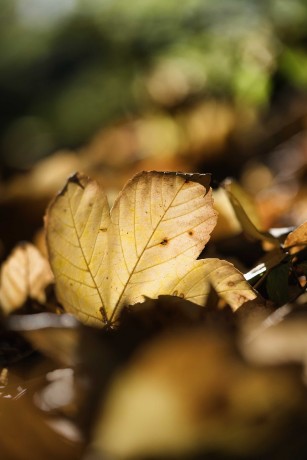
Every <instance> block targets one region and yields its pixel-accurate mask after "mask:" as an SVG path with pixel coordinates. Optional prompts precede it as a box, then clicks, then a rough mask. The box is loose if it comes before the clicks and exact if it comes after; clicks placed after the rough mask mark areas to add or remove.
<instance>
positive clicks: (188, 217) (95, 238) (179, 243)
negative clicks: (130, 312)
mask: <svg viewBox="0 0 307 460" xmlns="http://www.w3.org/2000/svg"><path fill="white" fill-rule="evenodd" d="M209 182H210V178H209V176H208V175H205V174H203V175H200V174H183V173H182V174H181V173H163V172H143V173H140V174H137V175H136V176H135V177H134V178H133V179H132V180H131V181H129V182H128V184H127V185H126V186H125V187H124V189H123V190H122V192H121V193H120V195H119V196H118V198H117V200H116V201H115V204H114V206H113V208H112V210H111V214H110V213H109V207H108V203H107V199H106V196H105V194H104V192H103V191H102V190H101V189H100V188H99V186H98V184H97V183H96V182H94V181H93V180H89V179H87V178H86V177H85V176H83V175H75V176H74V177H72V178H71V179H69V181H68V183H67V185H66V186H65V188H64V190H63V191H62V192H61V193H60V195H59V196H58V197H57V198H56V199H55V200H54V201H53V203H51V205H50V207H49V209H48V212H47V216H46V231H47V244H48V250H49V255H50V263H51V266H52V269H53V271H54V274H55V279H56V290H57V296H58V299H59V301H60V302H61V303H62V304H63V306H64V307H65V309H66V310H67V311H69V312H72V313H74V314H76V315H77V316H78V317H79V318H80V319H81V320H82V321H84V322H87V323H90V324H96V325H100V326H101V325H102V323H101V321H102V322H103V323H106V324H110V323H112V322H114V321H115V320H116V318H117V317H118V314H119V312H120V310H121V308H122V307H123V306H124V305H125V304H135V303H137V302H142V301H144V296H146V297H151V298H156V297H157V296H158V295H169V294H170V295H178V296H181V297H185V298H186V299H188V300H192V301H193V302H195V303H198V304H200V305H204V303H205V300H206V297H207V296H208V293H209V286H210V284H213V286H214V288H215V290H217V292H218V293H220V294H221V295H222V296H223V297H224V298H225V299H226V301H227V302H228V303H229V304H230V305H231V306H232V307H233V309H236V308H238V307H239V306H240V305H242V303H244V302H245V301H246V300H251V299H253V298H254V297H255V294H254V292H253V290H252V289H251V287H250V286H249V285H248V283H247V282H246V281H245V280H244V278H243V275H242V274H240V273H239V272H238V271H237V270H236V269H235V268H234V267H233V266H232V265H231V264H229V263H227V262H225V261H219V260H218V259H211V260H210V259H209V260H198V261H197V260H196V259H197V257H198V256H199V254H200V253H201V251H202V249H203V248H204V246H205V244H206V243H207V241H208V240H209V238H210V234H211V232H212V230H213V228H214V226H215V224H216V219H217V216H216V212H215V211H214V209H213V206H212V196H211V189H209Z"/></svg>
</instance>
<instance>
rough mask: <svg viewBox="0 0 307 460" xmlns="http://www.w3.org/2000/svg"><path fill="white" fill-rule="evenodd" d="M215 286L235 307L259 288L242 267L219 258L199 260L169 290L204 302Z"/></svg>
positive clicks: (172, 293) (234, 308) (245, 300)
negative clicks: (255, 287)
mask: <svg viewBox="0 0 307 460" xmlns="http://www.w3.org/2000/svg"><path fill="white" fill-rule="evenodd" d="M211 286H213V288H214V289H215V291H216V292H217V294H218V295H219V296H220V297H222V298H223V299H224V300H225V301H226V302H227V303H228V304H229V305H230V306H231V308H232V310H233V311H236V310H237V309H238V308H239V307H240V306H242V305H243V304H244V303H245V302H247V301H248V300H253V299H255V298H256V294H255V292H254V291H253V289H252V288H251V286H250V285H249V284H248V283H247V281H246V280H245V278H244V276H243V274H242V273H241V272H240V271H239V270H237V269H236V268H235V267H234V266H233V265H232V264H231V263H230V262H227V261H226V260H221V259H215V258H212V259H200V260H196V261H195V262H194V263H193V264H192V265H191V266H190V269H189V270H188V271H187V273H186V274H185V275H184V276H183V277H182V278H181V279H178V280H177V282H176V283H174V284H173V285H172V286H170V291H169V292H168V294H171V295H177V296H179V297H183V298H185V299H187V300H189V301H191V302H194V303H196V304H198V305H202V306H204V305H205V304H206V300H207V298H208V296H209V294H210V288H211ZM165 294H166V292H165Z"/></svg>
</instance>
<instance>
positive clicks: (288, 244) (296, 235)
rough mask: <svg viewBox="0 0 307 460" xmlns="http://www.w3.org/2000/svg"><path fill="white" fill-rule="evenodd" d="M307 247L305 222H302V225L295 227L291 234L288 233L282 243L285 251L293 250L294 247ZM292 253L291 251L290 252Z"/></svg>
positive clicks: (306, 225) (306, 226) (306, 224)
mask: <svg viewBox="0 0 307 460" xmlns="http://www.w3.org/2000/svg"><path fill="white" fill-rule="evenodd" d="M306 245H307V222H304V223H303V224H302V225H300V226H299V227H297V228H296V229H295V230H293V232H291V233H289V235H288V236H287V238H286V239H285V241H284V247H285V248H287V249H290V250H292V249H294V251H296V250H295V248H294V247H295V246H299V249H301V247H302V246H306ZM291 252H292V251H291Z"/></svg>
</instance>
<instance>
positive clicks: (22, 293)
mask: <svg viewBox="0 0 307 460" xmlns="http://www.w3.org/2000/svg"><path fill="white" fill-rule="evenodd" d="M52 281H53V275H52V272H51V270H50V267H49V264H48V262H47V260H46V259H45V258H44V257H43V256H42V255H41V254H40V252H39V251H38V250H37V249H36V247H35V246H33V245H32V244H30V243H24V244H21V245H19V246H17V247H16V248H15V249H14V250H13V252H12V253H11V255H10V256H9V258H8V259H7V260H6V262H4V263H3V265H2V267H1V274H0V306H1V309H2V311H3V312H4V313H5V314H9V313H11V312H12V311H14V310H17V309H18V308H19V307H21V306H22V305H23V304H24V303H25V301H26V300H27V299H28V298H31V299H33V300H36V301H38V302H39V303H42V304H43V303H44V302H45V300H46V296H45V288H46V287H47V286H48V285H49V284H50V283H51V282H52Z"/></svg>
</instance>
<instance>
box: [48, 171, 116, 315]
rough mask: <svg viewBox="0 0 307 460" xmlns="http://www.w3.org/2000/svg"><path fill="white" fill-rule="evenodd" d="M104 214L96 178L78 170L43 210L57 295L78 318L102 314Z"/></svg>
mask: <svg viewBox="0 0 307 460" xmlns="http://www.w3.org/2000/svg"><path fill="white" fill-rule="evenodd" d="M109 220H110V214H109V205H108V202H107V198H106V195H105V194H104V193H103V192H102V190H101V189H100V188H99V186H98V184H97V183H96V182H95V181H92V180H89V179H88V178H87V177H85V176H83V175H80V174H77V175H75V176H73V177H71V178H70V179H69V180H68V182H67V185H66V186H65V188H64V190H63V191H62V192H61V193H60V194H59V195H58V196H57V198H56V199H55V200H54V201H53V202H52V203H51V205H50V207H49V209H48V212H47V216H46V227H47V245H48V251H49V258H50V264H51V267H52V268H53V271H54V273H55V278H56V293H57V297H58V299H59V301H60V302H61V303H62V304H63V306H64V307H65V309H66V311H68V312H72V313H74V314H75V315H76V316H77V317H78V318H79V319H80V320H82V321H83V322H93V323H97V322H100V321H101V320H102V319H103V318H102V313H101V312H103V310H102V309H103V306H104V304H105V302H104V299H103V291H102V286H101V278H102V271H101V261H102V258H103V255H104V252H105V250H106V243H107V228H108V225H109Z"/></svg>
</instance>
